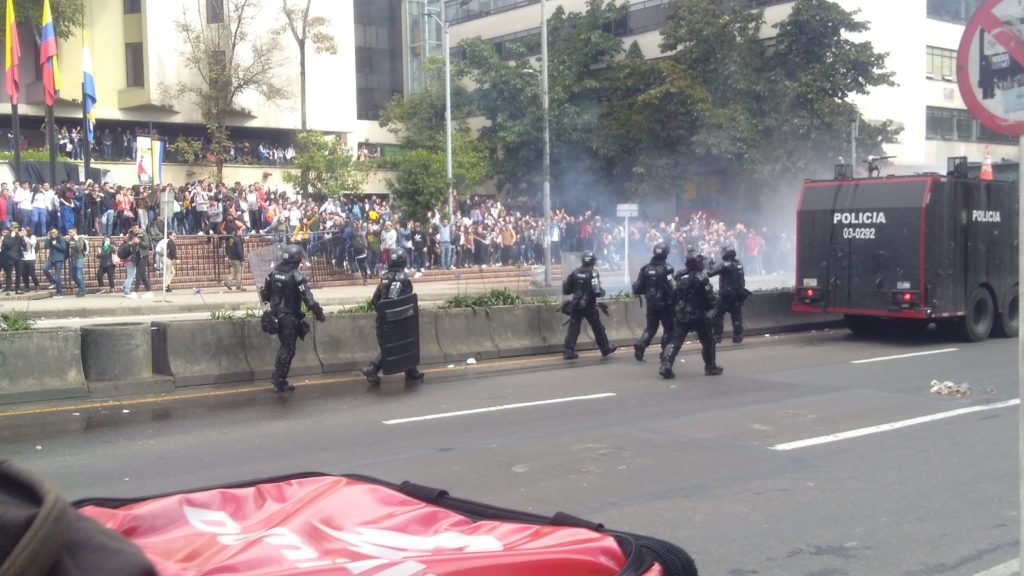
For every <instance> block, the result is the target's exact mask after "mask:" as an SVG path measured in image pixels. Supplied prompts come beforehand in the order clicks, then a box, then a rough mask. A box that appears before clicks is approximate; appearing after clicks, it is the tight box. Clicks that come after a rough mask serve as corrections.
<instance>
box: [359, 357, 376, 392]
mask: <svg viewBox="0 0 1024 576" xmlns="http://www.w3.org/2000/svg"><path fill="white" fill-rule="evenodd" d="M379 370H380V367H379V366H377V365H376V364H374V363H373V362H370V363H369V364H367V365H366V366H363V369H362V370H361V372H362V373H363V376H366V381H367V382H369V383H370V384H372V385H374V386H379V385H380V376H379V375H378V374H377V372H378V371H379Z"/></svg>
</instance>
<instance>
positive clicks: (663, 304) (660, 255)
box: [633, 242, 674, 362]
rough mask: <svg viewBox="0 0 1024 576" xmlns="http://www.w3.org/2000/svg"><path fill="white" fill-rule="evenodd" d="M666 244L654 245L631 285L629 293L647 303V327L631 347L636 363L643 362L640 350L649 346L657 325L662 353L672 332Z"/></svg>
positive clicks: (670, 276)
mask: <svg viewBox="0 0 1024 576" xmlns="http://www.w3.org/2000/svg"><path fill="white" fill-rule="evenodd" d="M668 252H669V248H668V244H666V243H664V242H658V243H657V244H655V245H654V254H653V255H652V256H651V261H650V263H648V264H644V266H643V268H641V269H640V274H639V275H637V277H636V282H634V283H633V294H634V295H636V296H641V297H643V298H644V299H645V300H646V301H647V327H646V328H644V332H643V334H641V335H640V339H639V340H637V341H636V343H635V344H633V355H634V356H636V359H637V361H638V362H639V361H641V360H643V359H644V350H646V349H647V347H648V346H650V345H651V340H653V339H654V335H655V334H657V333H658V325H659V324H660V325H661V349H662V350H665V345H666V344H668V338H669V335H670V334H671V333H672V290H673V286H672V274H673V272H674V270H673V269H672V266H670V265H669V264H668V262H666V259H667V258H668Z"/></svg>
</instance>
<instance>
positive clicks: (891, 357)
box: [850, 348, 959, 364]
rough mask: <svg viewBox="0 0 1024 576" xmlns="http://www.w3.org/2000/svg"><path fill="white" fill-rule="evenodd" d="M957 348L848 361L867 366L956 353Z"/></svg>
mask: <svg viewBox="0 0 1024 576" xmlns="http://www.w3.org/2000/svg"><path fill="white" fill-rule="evenodd" d="M957 350H959V348H943V349H941V350H928V351H927V352H912V353H910V354H897V355H895V356H879V357H878V358H865V359H863V360H850V364H867V363H868V362H881V361H882V360H897V359H899V358H912V357H914V356H928V355H930V354H942V353H944V352H956V351H957Z"/></svg>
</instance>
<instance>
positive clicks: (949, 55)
mask: <svg viewBox="0 0 1024 576" xmlns="http://www.w3.org/2000/svg"><path fill="white" fill-rule="evenodd" d="M927 58H928V62H927V64H926V66H925V74H926V75H927V76H928V78H932V79H934V80H945V81H947V82H956V50H949V49H947V48H936V47H934V46H928V49H927Z"/></svg>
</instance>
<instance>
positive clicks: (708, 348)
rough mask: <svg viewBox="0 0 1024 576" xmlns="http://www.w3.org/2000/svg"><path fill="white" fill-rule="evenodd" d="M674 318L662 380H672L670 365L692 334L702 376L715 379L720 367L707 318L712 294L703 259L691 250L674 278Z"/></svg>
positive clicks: (711, 302)
mask: <svg viewBox="0 0 1024 576" xmlns="http://www.w3.org/2000/svg"><path fill="white" fill-rule="evenodd" d="M675 283H676V286H675V318H674V319H673V322H672V336H671V338H669V342H668V346H667V347H666V348H665V350H664V352H662V353H661V369H660V370H658V373H659V374H661V377H662V378H675V376H676V375H675V373H674V372H672V365H673V364H674V363H675V361H676V354H679V349H680V348H681V347H682V346H683V341H685V340H686V335H687V333H689V332H690V330H693V331H694V332H696V333H697V339H698V340H700V346H701V350H700V354H701V356H703V357H704V374H706V375H708V376H718V375H719V374H721V373H722V372H723V370H722V367H721V366H719V365H718V364H716V363H715V340H714V338H713V337H712V335H711V318H710V315H711V313H712V312H713V311H714V309H715V290H714V289H713V288H712V287H711V281H710V280H709V279H708V276H707V274H705V273H704V257H703V256H701V255H699V254H696V253H694V252H693V251H692V250H691V251H690V252H689V253H687V255H686V263H685V268H684V269H683V270H682V271H681V272H679V273H678V274H676V278H675Z"/></svg>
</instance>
